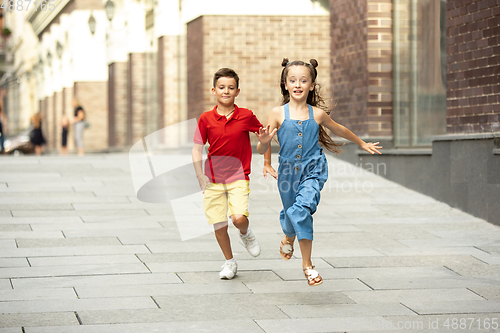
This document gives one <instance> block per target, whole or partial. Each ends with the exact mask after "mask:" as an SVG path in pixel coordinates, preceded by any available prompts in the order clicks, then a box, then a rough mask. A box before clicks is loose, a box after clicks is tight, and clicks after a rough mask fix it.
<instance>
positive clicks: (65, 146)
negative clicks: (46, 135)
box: [61, 113, 69, 155]
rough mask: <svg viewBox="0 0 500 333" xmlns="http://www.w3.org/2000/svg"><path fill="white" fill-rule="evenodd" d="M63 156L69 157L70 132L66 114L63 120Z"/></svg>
mask: <svg viewBox="0 0 500 333" xmlns="http://www.w3.org/2000/svg"><path fill="white" fill-rule="evenodd" d="M61 128H62V136H61V155H68V154H69V151H68V131H69V118H68V116H67V115H66V113H63V115H62V118H61Z"/></svg>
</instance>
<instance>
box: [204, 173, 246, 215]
mask: <svg viewBox="0 0 500 333" xmlns="http://www.w3.org/2000/svg"><path fill="white" fill-rule="evenodd" d="M249 194H250V186H249V184H248V180H237V181H235V182H234V183H230V184H220V183H209V184H208V185H207V187H206V188H205V193H204V196H203V208H204V209H205V216H206V217H207V220H208V224H215V223H219V222H226V221H227V216H228V212H229V214H230V215H235V214H236V215H245V216H247V217H248V195H249Z"/></svg>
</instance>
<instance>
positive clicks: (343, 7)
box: [330, 0, 500, 224]
mask: <svg viewBox="0 0 500 333" xmlns="http://www.w3.org/2000/svg"><path fill="white" fill-rule="evenodd" d="M330 11H331V16H330V17H331V37H332V39H331V41H332V43H331V54H332V66H331V68H332V85H331V87H332V95H333V96H334V99H336V101H338V104H337V107H336V108H334V110H333V112H332V114H333V118H334V119H335V120H337V121H339V122H340V123H343V124H344V125H346V126H347V127H349V128H351V129H353V130H354V132H356V133H357V134H359V135H360V136H362V137H363V136H364V137H365V139H366V140H370V141H380V142H381V143H382V144H383V146H384V155H382V156H369V155H367V154H365V153H364V152H361V151H359V150H357V147H354V146H353V145H350V144H348V145H347V146H346V147H345V148H346V149H345V150H346V152H345V153H344V154H343V155H340V156H339V157H341V158H344V159H346V160H348V161H351V162H353V163H358V164H359V165H362V166H363V165H364V166H366V165H367V163H369V164H370V165H373V163H383V164H384V166H385V168H383V170H384V171H385V173H384V175H383V176H386V177H387V178H389V179H391V180H394V181H396V182H398V183H401V184H403V185H406V186H408V187H409V188H412V189H415V190H417V191H420V192H423V193H425V194H428V195H431V196H433V197H434V198H436V199H438V200H441V201H444V202H446V203H449V204H450V205H452V206H453V207H457V208H459V209H461V210H464V211H466V212H469V213H471V214H474V215H475V216H478V217H481V218H484V219H486V220H488V221H490V222H494V223H496V224H500V211H499V210H498V197H500V149H499V148H500V133H499V131H500V119H499V117H500V106H499V103H498V102H499V100H498V99H499V96H500V95H499V93H500V81H499V77H500V75H499V74H500V3H499V2H498V1H495V0H492V1H489V0H477V1H474V0H468V1H463V0H447V1H444V0H431V1H417V0H403V1H397V2H395V1H392V0H349V1H348V0H330Z"/></svg>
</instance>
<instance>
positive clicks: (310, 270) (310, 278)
mask: <svg viewBox="0 0 500 333" xmlns="http://www.w3.org/2000/svg"><path fill="white" fill-rule="evenodd" d="M304 275H305V276H306V279H307V284H308V285H310V286H311V287H314V286H319V285H320V284H322V283H323V279H322V278H321V275H319V273H318V271H316V270H315V269H314V266H312V267H306V268H304Z"/></svg>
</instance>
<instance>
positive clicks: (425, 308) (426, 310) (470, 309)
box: [403, 300, 500, 323]
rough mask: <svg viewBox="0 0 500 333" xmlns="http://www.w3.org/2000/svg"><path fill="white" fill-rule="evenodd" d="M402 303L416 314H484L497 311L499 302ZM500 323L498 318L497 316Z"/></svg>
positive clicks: (499, 307) (498, 310)
mask: <svg viewBox="0 0 500 333" xmlns="http://www.w3.org/2000/svg"><path fill="white" fill-rule="evenodd" d="M403 304H404V305H405V306H407V307H408V308H410V309H412V310H413V311H415V312H416V313H418V314H421V315H428V314H474V313H477V314H480V313H483V314H486V313H499V312H500V302H499V301H488V300H482V301H478V300H470V301H465V300H456V301H452V300H447V301H435V302H429V301H423V302H421V301H411V300H408V301H404V302H403ZM499 323H500V318H499Z"/></svg>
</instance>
